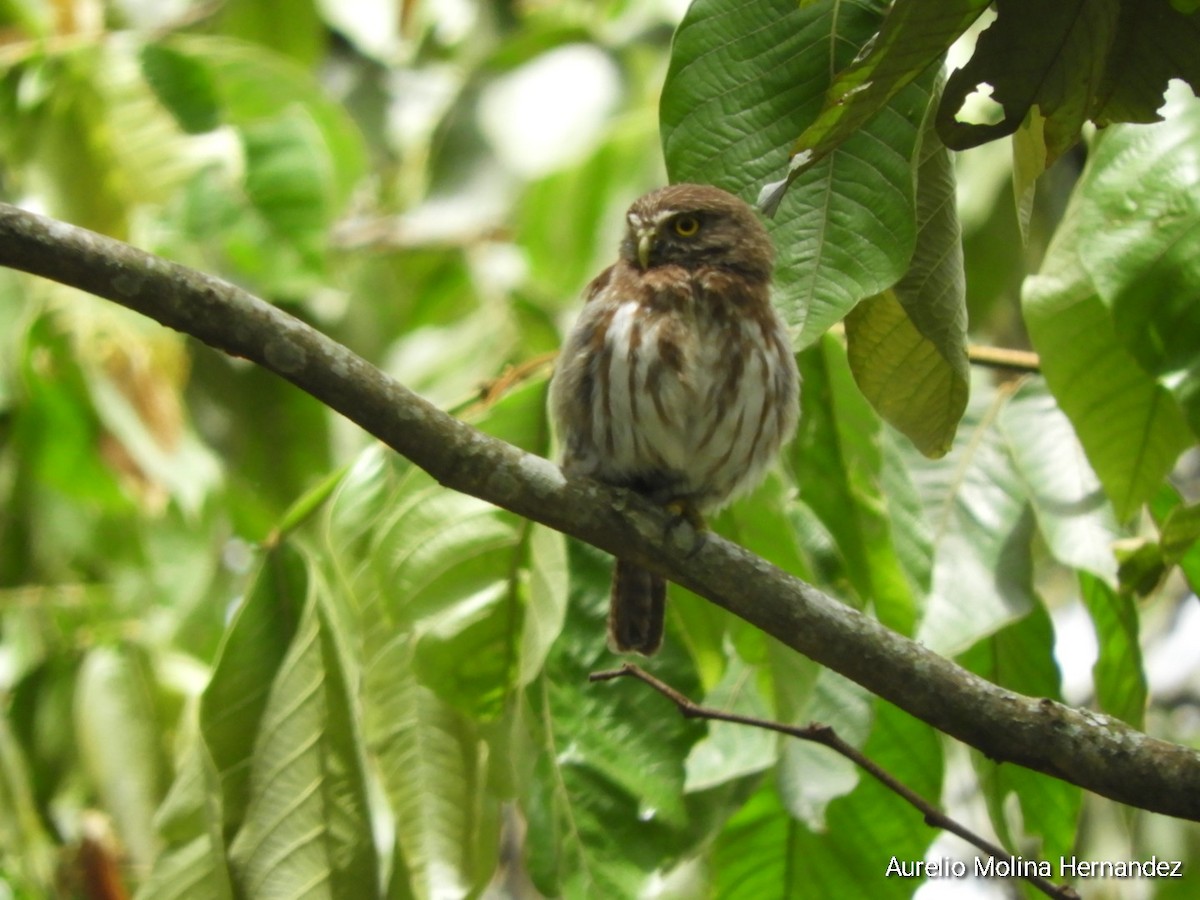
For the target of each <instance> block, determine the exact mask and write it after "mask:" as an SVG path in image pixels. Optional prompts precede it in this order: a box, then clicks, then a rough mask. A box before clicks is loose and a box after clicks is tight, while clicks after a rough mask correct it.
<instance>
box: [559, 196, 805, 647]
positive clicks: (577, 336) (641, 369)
mask: <svg viewBox="0 0 1200 900" xmlns="http://www.w3.org/2000/svg"><path fill="white" fill-rule="evenodd" d="M626 219H627V222H628V228H627V229H626V232H625V238H624V240H622V242H621V251H620V256H619V258H618V259H617V261H616V263H614V264H613V265H612V266H610V267H609V268H607V269H605V270H604V271H603V272H601V273H600V275H599V277H597V278H596V279H595V280H594V281H593V282H592V283H591V284H590V285H589V286H588V288H587V291H586V294H585V305H584V308H583V312H582V314H581V315H580V317H579V320H578V322H577V323H576V324H575V328H574V330H573V331H572V332H571V334H570V336H569V337H568V339H567V342H566V345H565V346H564V347H563V350H562V354H561V356H560V357H559V361H558V365H557V368H556V370H555V374H554V379H553V382H552V384H551V386H550V405H551V412H552V415H553V417H554V419H555V422H556V423H557V426H558V430H559V434H560V437H561V440H562V444H563V468H564V470H565V471H566V472H567V474H568V475H586V476H589V477H591V478H595V479H596V480H598V481H603V482H606V483H608V484H612V485H617V486H621V487H625V488H630V489H632V490H635V491H638V492H639V493H642V494H644V495H646V496H648V497H650V498H651V499H653V500H654V501H656V502H658V503H662V504H664V505H669V506H671V507H672V508H673V509H675V510H676V511H677V512H680V513H683V514H686V515H688V516H689V517H691V518H696V517H698V516H699V514H700V513H703V512H706V511H710V510H712V509H715V508H717V507H719V506H721V505H722V504H724V503H725V502H727V501H728V500H729V499H731V498H732V497H734V496H735V495H736V494H738V493H740V492H742V491H745V490H748V489H750V488H752V487H753V486H754V485H756V484H758V482H759V481H760V480H761V479H762V476H763V474H764V470H765V469H766V467H767V465H768V464H769V463H770V462H771V460H772V459H773V458H774V457H775V454H776V453H777V452H778V451H779V448H780V446H782V445H783V444H784V442H786V441H787V440H789V439H790V438H791V436H792V433H793V431H794V430H795V427H796V418H797V415H798V400H799V383H800V379H799V376H798V374H797V372H796V362H795V359H794V358H793V356H792V349H791V343H790V341H789V339H788V333H787V329H786V328H785V327H784V325H783V322H782V321H780V319H779V317H778V316H777V315H776V313H775V310H774V308H773V307H772V306H771V301H770V282H771V268H772V263H773V259H774V252H773V248H772V246H771V239H770V237H769V236H768V235H767V231H766V229H765V228H764V227H763V226H762V223H761V222H759V220H758V217H757V216H756V215H755V213H754V211H753V210H752V209H751V208H750V207H749V206H748V205H747V204H745V203H744V202H742V201H741V200H739V199H738V198H737V197H735V196H733V195H732V194H729V193H726V192H725V191H722V190H719V189H718V188H714V187H708V186H706V185H698V184H676V185H671V186H670V187H665V188H660V189H659V190H656V191H652V192H651V193H649V194H646V195H645V196H644V197H642V198H641V199H639V200H637V201H636V202H634V204H633V205H632V206H631V207H630V208H629V212H628V214H627V215H626ZM665 601H666V582H665V581H664V580H663V579H662V578H661V577H660V576H658V575H655V574H652V573H650V572H648V571H646V570H644V569H642V568H640V567H638V566H635V565H633V564H631V563H628V562H626V561H624V560H620V559H618V560H617V564H616V569H615V571H614V574H613V585H612V599H611V605H610V608H609V619H608V634H609V646H610V647H612V649H613V650H615V651H618V652H623V651H636V652H639V653H644V654H646V655H650V654H652V653H654V652H655V651H656V650H657V649H658V647H659V645H660V644H661V643H662V634H663V612H664V605H665Z"/></svg>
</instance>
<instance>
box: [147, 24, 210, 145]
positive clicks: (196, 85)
mask: <svg viewBox="0 0 1200 900" xmlns="http://www.w3.org/2000/svg"><path fill="white" fill-rule="evenodd" d="M141 62H142V74H143V76H145V78H146V83H147V84H149V85H150V88H151V90H153V91H154V94H155V96H157V97H158V99H159V102H161V103H162V105H163V106H165V107H166V108H167V110H168V111H169V112H170V113H171V115H173V116H174V117H175V121H176V122H178V123H179V127H180V128H182V129H183V130H184V131H185V132H186V133H187V134H204V133H205V132H208V131H212V130H213V129H214V128H216V127H217V126H218V125H220V124H221V107H220V102H219V100H218V97H217V90H216V85H215V84H214V83H213V79H212V75H211V74H210V73H209V71H208V67H207V66H205V65H204V64H203V63H202V62H200V61H199V60H197V59H196V58H195V57H193V56H189V55H188V54H186V53H180V52H179V51H178V50H174V49H172V48H171V47H168V46H165V45H163V44H146V45H145V46H144V47H142V50H141Z"/></svg>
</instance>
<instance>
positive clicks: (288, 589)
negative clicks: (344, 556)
mask: <svg viewBox="0 0 1200 900" xmlns="http://www.w3.org/2000/svg"><path fill="white" fill-rule="evenodd" d="M307 594H308V573H307V569H306V565H305V563H304V560H303V559H302V558H301V557H300V555H299V554H298V553H297V552H296V551H295V550H294V549H293V548H292V547H291V546H290V545H289V544H287V543H284V544H280V545H279V546H277V547H276V548H274V549H273V550H272V551H271V552H270V553H269V554H267V555H266V556H265V557H264V559H263V562H262V564H261V566H260V568H259V570H258V573H257V576H256V578H255V580H254V583H253V586H252V587H251V588H250V589H249V591H248V594H247V596H246V598H245V599H244V600H243V601H242V603H241V605H240V607H239V608H238V610H237V613H236V614H235V616H234V619H233V622H232V623H231V624H230V626H229V630H228V631H227V632H226V634H225V637H224V639H223V640H222V642H221V647H220V650H219V651H218V654H217V661H216V664H215V665H214V667H213V675H212V678H211V679H210V681H209V683H208V687H207V688H206V689H205V691H204V694H203V696H202V697H201V698H200V730H201V734H202V735H203V737H204V742H205V745H206V746H207V747H208V750H209V753H210V754H211V755H212V762H213V766H214V768H215V769H216V772H217V776H218V778H219V779H220V785H221V797H222V799H221V809H222V815H223V817H224V822H225V829H226V832H225V833H226V835H227V837H232V836H233V834H234V832H235V831H236V830H237V829H238V828H239V827H240V825H241V823H242V820H243V818H244V816H245V811H246V804H247V802H248V796H249V793H250V784H249V781H250V771H251V768H252V766H253V758H254V742H255V736H256V735H257V733H258V730H259V727H260V724H261V720H262V717H263V714H264V711H265V710H266V707H267V703H268V699H269V694H270V691H271V684H272V682H274V680H275V678H276V675H277V673H278V670H279V667H280V666H281V665H282V662H283V659H284V657H285V655H286V654H287V653H288V649H289V647H290V645H291V643H292V638H293V636H294V634H295V630H296V622H297V619H298V618H299V617H300V611H301V609H302V608H303V605H304V601H305V598H306V596H307Z"/></svg>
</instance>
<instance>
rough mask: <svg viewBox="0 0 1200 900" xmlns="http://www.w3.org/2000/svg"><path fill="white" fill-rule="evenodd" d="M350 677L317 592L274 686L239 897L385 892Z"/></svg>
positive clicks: (235, 867)
mask: <svg viewBox="0 0 1200 900" xmlns="http://www.w3.org/2000/svg"><path fill="white" fill-rule="evenodd" d="M355 709H356V706H355V704H354V703H353V702H352V699H351V695H350V692H349V684H348V682H347V671H346V667H345V662H344V660H343V659H342V651H341V649H340V648H339V647H338V640H337V638H336V637H335V635H334V633H333V631H332V629H331V627H330V621H329V619H328V618H327V616H326V613H325V611H324V609H323V608H322V603H321V599H320V598H319V597H318V596H317V594H316V593H312V594H310V597H309V601H308V603H307V605H306V608H305V612H304V616H303V619H302V620H301V622H300V625H299V627H298V628H297V630H296V633H295V636H294V638H293V640H292V642H291V644H290V646H289V647H288V650H287V654H286V656H285V657H284V659H283V661H282V663H281V664H280V666H279V669H278V671H277V673H276V676H275V678H274V680H273V681H272V683H271V685H270V690H269V695H268V698H267V702H266V705H265V707H264V708H263V712H262V719H261V723H260V726H259V730H258V733H257V735H256V737H255V741H254V752H253V755H252V757H251V758H250V760H249V763H250V771H249V773H248V779H247V782H246V786H247V789H248V797H247V799H246V810H245V816H244V818H243V820H242V825H241V828H240V829H239V830H238V833H237V837H236V838H235V839H234V840H233V843H232V844H231V845H230V848H229V862H230V868H231V871H232V872H233V875H234V881H235V884H236V885H237V889H238V894H239V896H247V897H263V896H278V897H301V896H303V897H328V898H331V900H333V898H340V897H351V896H353V897H362V898H364V900H369V898H371V897H378V896H380V894H381V890H380V885H379V883H378V882H379V863H378V860H377V859H376V855H375V841H374V836H373V831H372V820H371V816H370V812H369V805H368V801H367V788H366V776H365V770H364V759H363V755H362V739H361V733H360V729H359V727H358V722H357V720H356V718H355V716H354V715H353V711H354V710H355Z"/></svg>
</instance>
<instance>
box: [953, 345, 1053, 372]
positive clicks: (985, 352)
mask: <svg viewBox="0 0 1200 900" xmlns="http://www.w3.org/2000/svg"><path fill="white" fill-rule="evenodd" d="M967 359H969V360H970V361H971V362H972V363H973V364H974V365H977V366H989V367H990V368H993V369H1008V370H1009V371H1012V372H1023V373H1025V374H1028V375H1036V374H1037V373H1038V372H1041V371H1042V361H1041V359H1040V358H1039V357H1038V355H1037V354H1036V353H1034V352H1032V351H1031V350H1013V349H1010V348H1008V347H988V346H985V345H983V344H971V345H970V346H969V347H967Z"/></svg>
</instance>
